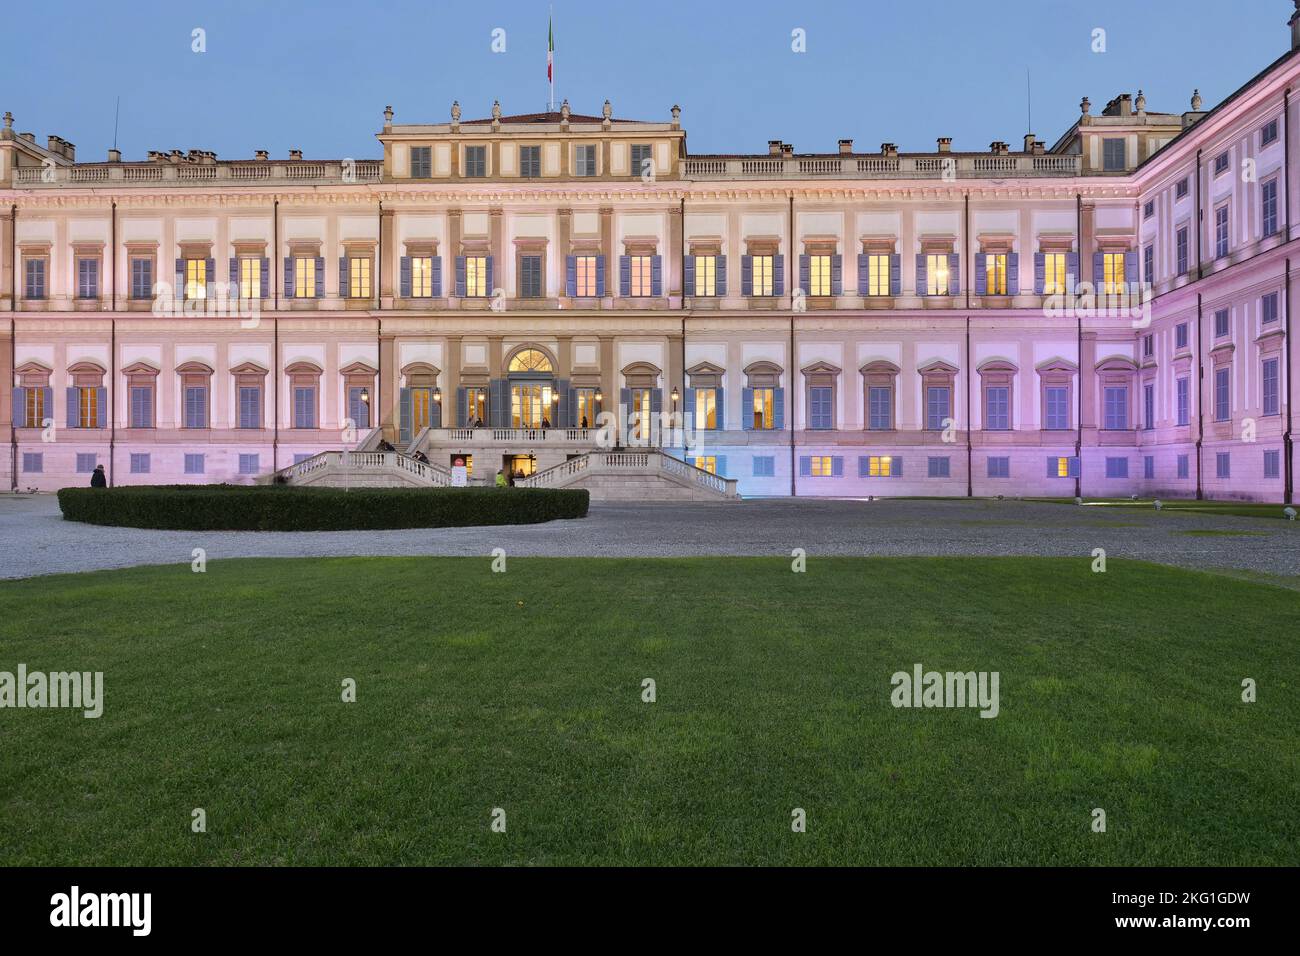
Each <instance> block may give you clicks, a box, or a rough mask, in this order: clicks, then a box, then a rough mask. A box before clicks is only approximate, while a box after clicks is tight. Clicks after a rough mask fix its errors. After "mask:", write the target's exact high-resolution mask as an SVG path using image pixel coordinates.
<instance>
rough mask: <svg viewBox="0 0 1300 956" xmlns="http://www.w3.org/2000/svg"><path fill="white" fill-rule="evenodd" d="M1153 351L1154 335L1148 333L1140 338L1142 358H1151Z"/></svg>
mask: <svg viewBox="0 0 1300 956" xmlns="http://www.w3.org/2000/svg"><path fill="white" fill-rule="evenodd" d="M1155 350H1156V337H1155V335H1153V334H1151V333H1148V334H1146V335H1144V336H1142V357H1143V358H1151V356H1152V355H1154V354H1155Z"/></svg>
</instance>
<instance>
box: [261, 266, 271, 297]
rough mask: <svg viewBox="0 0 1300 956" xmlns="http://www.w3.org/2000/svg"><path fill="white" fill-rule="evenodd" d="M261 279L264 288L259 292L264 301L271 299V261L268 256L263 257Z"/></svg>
mask: <svg viewBox="0 0 1300 956" xmlns="http://www.w3.org/2000/svg"><path fill="white" fill-rule="evenodd" d="M261 278H262V288H261V289H260V290H259V295H260V296H261V298H263V299H269V298H270V297H271V260H270V259H269V258H267V257H266V256H263V257H262V276H261Z"/></svg>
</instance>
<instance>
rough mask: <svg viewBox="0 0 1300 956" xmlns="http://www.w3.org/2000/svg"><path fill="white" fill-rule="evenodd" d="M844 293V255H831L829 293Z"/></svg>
mask: <svg viewBox="0 0 1300 956" xmlns="http://www.w3.org/2000/svg"><path fill="white" fill-rule="evenodd" d="M843 294H844V257H843V256H831V295H843Z"/></svg>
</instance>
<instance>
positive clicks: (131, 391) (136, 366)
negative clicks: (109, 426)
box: [122, 362, 158, 428]
mask: <svg viewBox="0 0 1300 956" xmlns="http://www.w3.org/2000/svg"><path fill="white" fill-rule="evenodd" d="M122 374H123V375H124V376H126V399H127V402H126V406H127V415H128V416H129V417H128V418H127V427H129V428H153V427H155V425H156V418H155V414H156V413H155V409H156V408H157V395H158V390H157V383H158V370H157V369H156V368H154V367H153V366H152V365H150V364H149V363H148V362H135V363H133V364H131V365H128V366H127V367H126V368H124V369H122Z"/></svg>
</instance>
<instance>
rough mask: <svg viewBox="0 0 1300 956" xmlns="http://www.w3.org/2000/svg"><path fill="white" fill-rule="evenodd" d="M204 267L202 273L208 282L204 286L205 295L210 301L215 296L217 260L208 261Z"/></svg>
mask: <svg viewBox="0 0 1300 956" xmlns="http://www.w3.org/2000/svg"><path fill="white" fill-rule="evenodd" d="M205 266H206V268H205V269H204V271H205V272H206V273H207V280H208V281H207V282H206V283H204V284H205V285H206V286H207V287H208V289H207V294H208V298H209V299H211V298H212V297H213V296H215V295H216V294H217V260H216V259H209V260H207V262H206V264H205Z"/></svg>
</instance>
